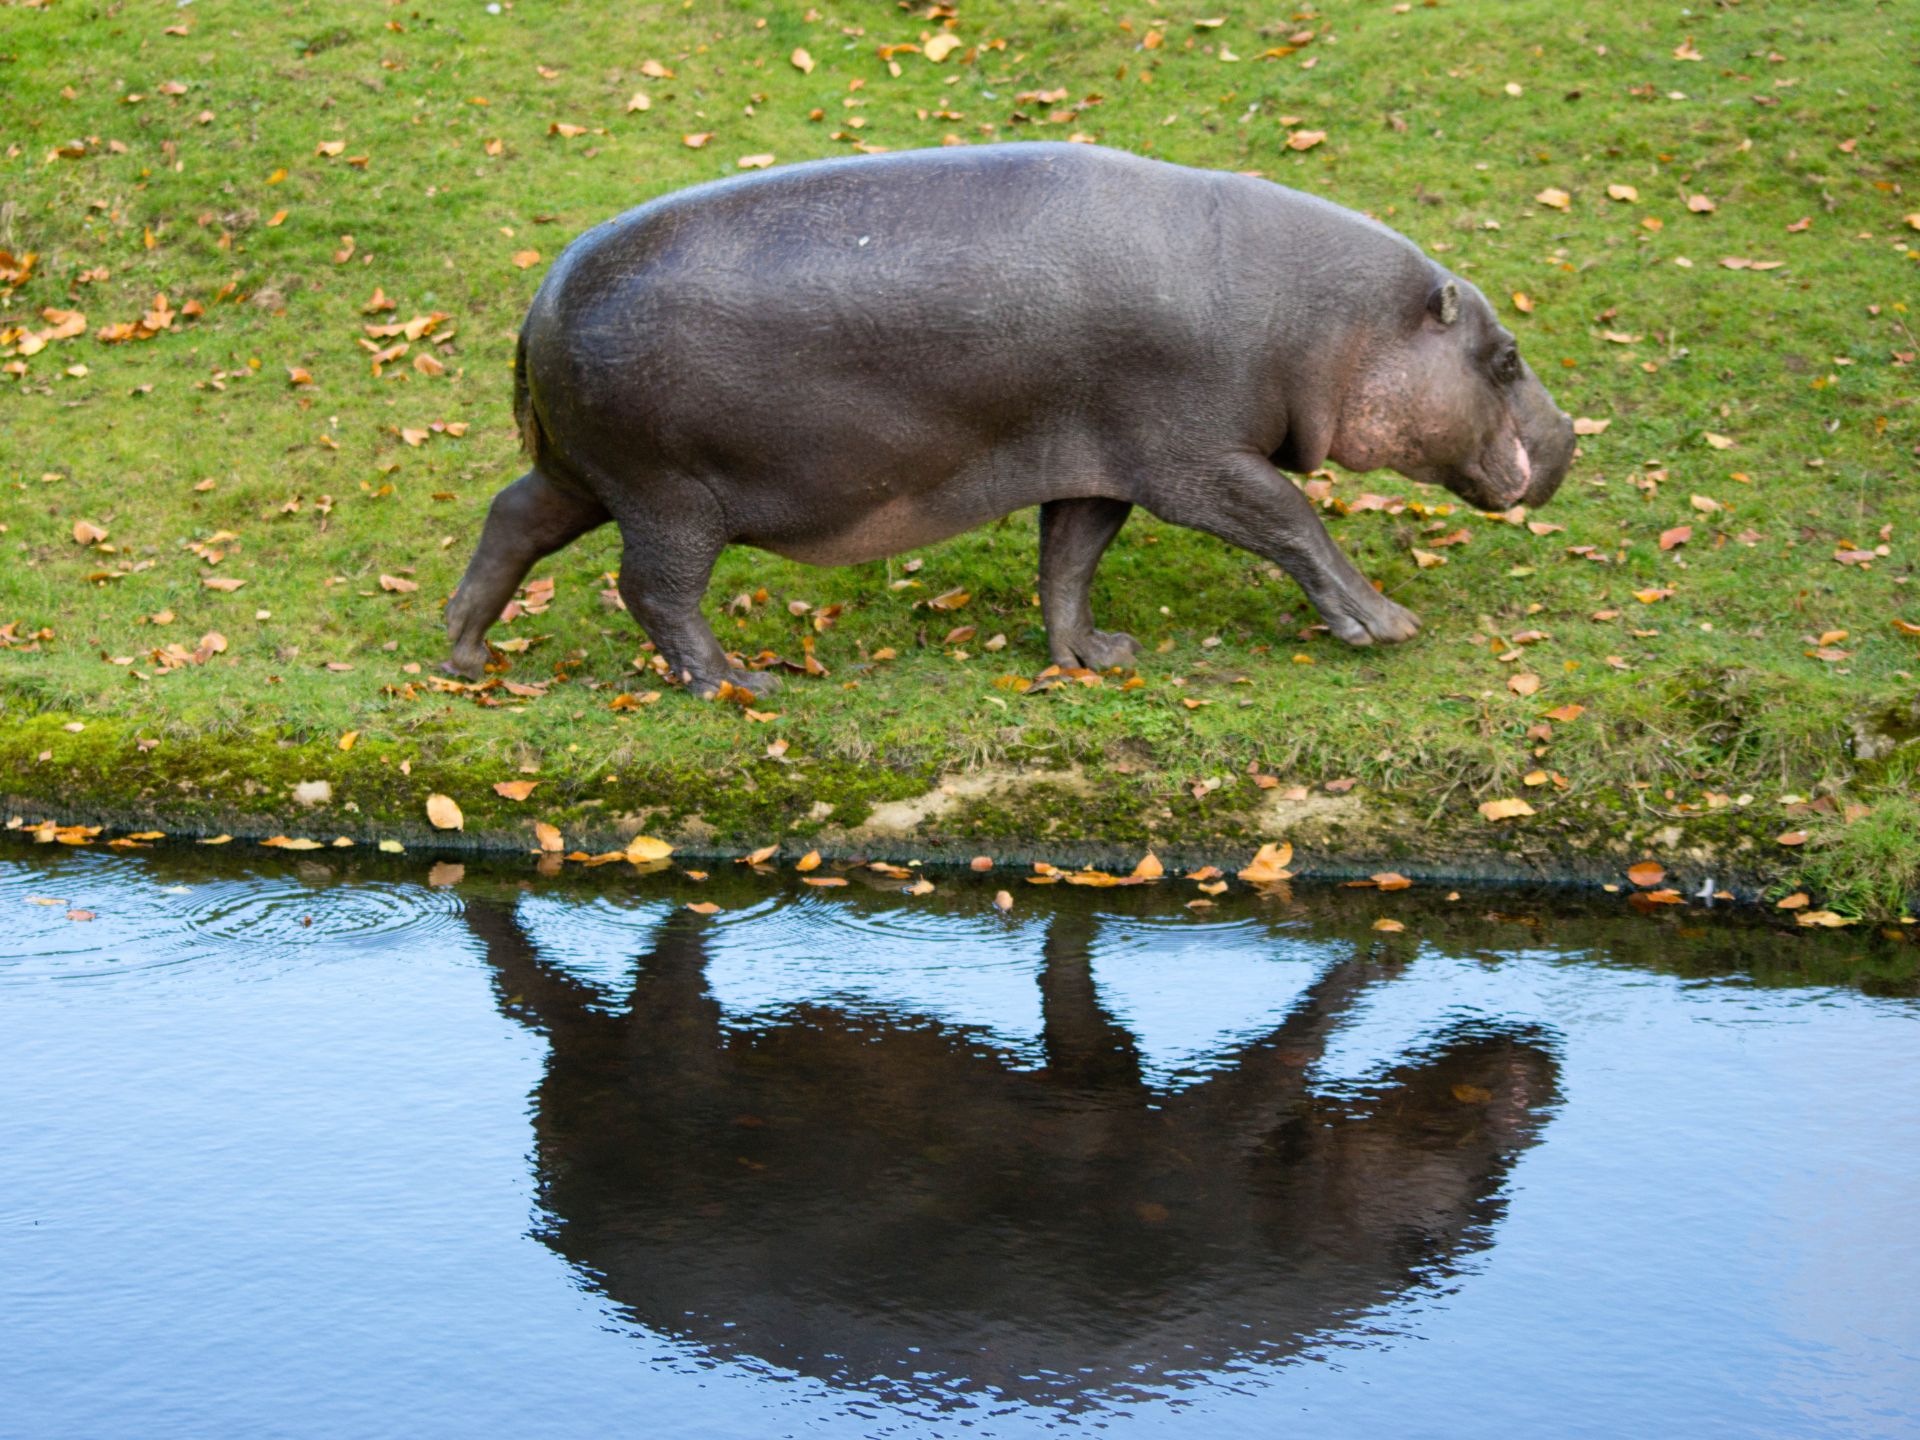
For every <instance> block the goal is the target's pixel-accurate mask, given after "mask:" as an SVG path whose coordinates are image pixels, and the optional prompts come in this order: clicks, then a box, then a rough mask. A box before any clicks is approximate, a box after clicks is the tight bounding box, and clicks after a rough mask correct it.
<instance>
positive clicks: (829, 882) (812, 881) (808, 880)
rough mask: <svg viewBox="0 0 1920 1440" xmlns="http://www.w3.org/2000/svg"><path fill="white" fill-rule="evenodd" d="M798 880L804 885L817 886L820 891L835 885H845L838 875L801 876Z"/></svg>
mask: <svg viewBox="0 0 1920 1440" xmlns="http://www.w3.org/2000/svg"><path fill="white" fill-rule="evenodd" d="M800 878H801V880H802V881H803V882H804V883H805V884H808V885H818V886H820V887H821V888H822V889H827V888H830V887H832V886H835V885H844V884H846V883H847V882H846V881H845V880H843V879H841V877H840V876H838V875H803V876H801V877H800Z"/></svg>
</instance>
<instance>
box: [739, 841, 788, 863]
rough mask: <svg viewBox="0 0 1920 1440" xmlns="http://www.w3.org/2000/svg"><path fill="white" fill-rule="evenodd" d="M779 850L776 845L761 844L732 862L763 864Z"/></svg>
mask: <svg viewBox="0 0 1920 1440" xmlns="http://www.w3.org/2000/svg"><path fill="white" fill-rule="evenodd" d="M779 852H780V847H779V846H778V845H762V846H761V847H760V848H759V849H758V850H755V851H754V852H753V853H752V854H750V855H742V856H741V857H740V858H739V859H738V860H737V861H735V862H734V863H735V864H737V865H764V864H766V863H767V861H769V860H771V859H772V858H773V857H774V856H775V855H777V854H778V853H779Z"/></svg>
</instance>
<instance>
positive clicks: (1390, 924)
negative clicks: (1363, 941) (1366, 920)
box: [1373, 915, 1407, 935]
mask: <svg viewBox="0 0 1920 1440" xmlns="http://www.w3.org/2000/svg"><path fill="white" fill-rule="evenodd" d="M1373 928H1374V929H1376V930H1384V931H1386V932H1387V933H1388V934H1390V935H1397V934H1399V932H1400V931H1402V930H1404V929H1406V928H1407V927H1406V926H1405V925H1402V924H1401V923H1400V922H1399V921H1398V920H1389V919H1388V918H1387V917H1386V916H1384V915H1382V916H1381V917H1380V918H1379V919H1378V920H1376V921H1374V922H1373Z"/></svg>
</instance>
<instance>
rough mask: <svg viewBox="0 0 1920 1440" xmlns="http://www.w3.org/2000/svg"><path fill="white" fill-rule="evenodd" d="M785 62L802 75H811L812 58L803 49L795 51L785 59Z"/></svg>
mask: <svg viewBox="0 0 1920 1440" xmlns="http://www.w3.org/2000/svg"><path fill="white" fill-rule="evenodd" d="M787 62H788V63H789V64H790V65H792V66H793V68H794V69H796V70H798V71H799V72H800V73H801V74H802V75H811V74H812V73H813V56H811V55H809V54H808V53H807V52H806V51H805V50H804V49H802V50H795V51H794V52H793V54H791V55H789V56H788V57H787Z"/></svg>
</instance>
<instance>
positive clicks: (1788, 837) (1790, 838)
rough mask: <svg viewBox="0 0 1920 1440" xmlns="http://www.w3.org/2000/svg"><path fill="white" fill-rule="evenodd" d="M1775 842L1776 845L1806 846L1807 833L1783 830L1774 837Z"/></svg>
mask: <svg viewBox="0 0 1920 1440" xmlns="http://www.w3.org/2000/svg"><path fill="white" fill-rule="evenodd" d="M1773 840H1774V843H1775V844H1776V845H1804V844H1806V843H1807V832H1806V831H1804V830H1783V831H1781V832H1780V834H1778V835H1776V836H1774V837H1773Z"/></svg>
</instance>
